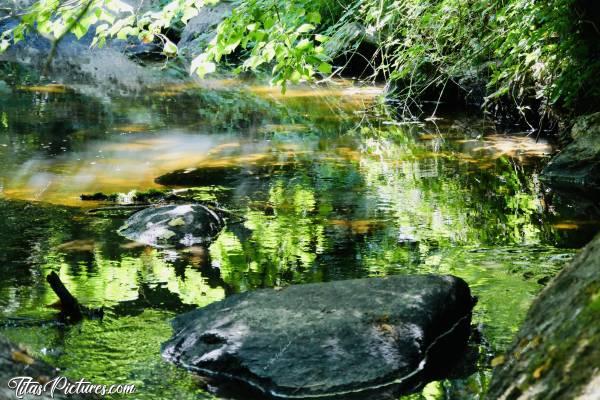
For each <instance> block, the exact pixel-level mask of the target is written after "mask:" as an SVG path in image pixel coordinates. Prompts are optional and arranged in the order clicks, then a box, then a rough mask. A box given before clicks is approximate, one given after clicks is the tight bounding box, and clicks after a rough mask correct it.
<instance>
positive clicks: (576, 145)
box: [540, 112, 600, 190]
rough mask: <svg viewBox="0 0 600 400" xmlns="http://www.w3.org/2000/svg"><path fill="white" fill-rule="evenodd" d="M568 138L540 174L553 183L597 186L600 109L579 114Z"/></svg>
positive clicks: (599, 173)
mask: <svg viewBox="0 0 600 400" xmlns="http://www.w3.org/2000/svg"><path fill="white" fill-rule="evenodd" d="M571 138H572V139H573V142H572V143H571V144H569V145H568V146H567V147H565V148H564V149H563V150H562V151H561V152H560V153H559V154H558V155H557V156H556V157H554V158H553V159H552V160H551V161H550V163H549V164H548V165H547V166H546V167H545V168H544V170H543V171H542V174H541V175H540V178H541V179H542V180H543V181H545V182H547V183H548V184H550V185H553V186H558V187H580V188H585V189H595V190H600V112H598V113H595V114H590V115H585V116H583V117H580V118H579V119H578V120H577V122H576V123H575V125H573V128H572V129H571Z"/></svg>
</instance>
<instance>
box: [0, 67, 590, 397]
mask: <svg viewBox="0 0 600 400" xmlns="http://www.w3.org/2000/svg"><path fill="white" fill-rule="evenodd" d="M0 79H3V78H2V77H1V76H0ZM5 80H6V82H8V83H5V84H4V85H1V86H0V91H1V92H0V195H1V197H0V260H1V261H2V262H1V263H0V268H1V269H2V280H1V281H0V327H1V328H0V333H1V334H3V335H5V336H7V337H8V338H10V339H12V340H14V341H16V342H19V343H22V344H24V345H25V346H27V347H28V348H29V349H30V351H31V352H32V354H34V355H35V356H37V357H41V358H43V359H44V360H46V361H48V362H50V363H52V364H54V365H56V366H58V367H60V368H61V369H63V371H64V373H65V374H66V375H67V376H70V377H74V378H78V377H85V378H86V379H88V380H91V381H92V382H95V383H107V384H112V383H134V384H136V385H137V387H138V392H137V394H136V395H135V398H136V399H138V398H139V399H173V398H176V399H205V398H206V399H210V398H216V397H215V396H217V397H220V398H223V397H227V395H223V394H221V395H215V394H213V393H212V390H211V387H210V386H209V387H208V388H207V386H206V384H205V383H204V382H203V381H202V380H200V379H198V378H196V377H194V376H192V375H191V374H189V373H188V372H186V371H184V370H181V369H178V368H176V367H174V366H172V365H170V364H168V363H166V362H164V361H163V360H162V359H161V357H160V344H161V343H162V342H164V341H165V340H167V339H168V338H169V337H170V335H171V327H170V324H169V321H170V319H171V318H172V317H173V316H175V315H176V314H178V313H180V312H183V311H186V310H189V309H192V308H194V307H197V306H203V305H207V304H209V303H211V302H214V301H217V300H220V299H222V298H224V297H225V296H227V295H229V294H231V293H237V292H243V291H248V290H253V289H257V288H266V287H283V286H286V285H290V284H298V283H305V282H321V281H332V280H341V279H350V278H359V277H373V276H385V275H391V274H408V273H444V274H454V275H457V276H459V277H461V278H463V279H465V280H466V281H467V282H468V283H469V285H470V286H471V288H472V291H473V292H474V294H475V295H476V296H478V298H479V303H478V305H477V306H476V308H475V311H474V323H475V324H476V325H477V327H478V328H477V330H478V332H479V333H480V334H481V336H482V339H481V340H480V341H479V342H478V343H477V348H478V350H479V356H478V364H477V371H476V372H475V373H472V374H470V375H469V376H467V377H464V376H462V377H460V378H457V379H445V380H441V381H434V382H432V383H430V384H428V385H427V386H426V387H425V388H424V389H423V390H422V391H421V392H419V393H415V394H411V395H408V396H404V397H403V398H405V399H454V398H461V399H469V398H472V399H478V398H481V396H482V393H484V391H485V388H486V385H487V382H488V380H489V377H490V370H491V366H490V363H491V360H492V359H493V358H494V357H495V356H497V355H498V354H500V353H501V352H502V350H503V349H505V348H506V346H507V345H508V344H509V343H510V341H511V339H512V337H513V335H514V333H515V332H516V330H517V329H518V327H519V325H520V323H521V321H522V319H523V317H524V314H525V312H526V310H527V308H528V306H529V305H530V303H531V301H532V299H533V298H534V296H535V295H536V294H537V293H538V292H539V291H540V290H541V289H542V288H543V285H544V284H546V283H547V282H548V280H549V279H551V277H552V276H554V275H555V274H556V273H557V272H558V271H559V270H560V268H561V267H562V266H563V265H564V264H565V262H567V261H568V260H570V259H571V258H572V256H573V255H574V253H575V251H576V249H577V248H579V247H581V246H582V245H583V244H584V243H585V242H586V240H588V239H589V238H590V236H591V235H592V234H593V233H594V232H595V231H597V228H598V226H599V225H600V217H594V215H598V214H594V212H597V210H594V207H595V206H594V205H593V204H591V205H589V207H588V208H586V207H587V206H585V204H584V203H582V202H578V203H577V204H578V206H575V207H574V206H573V203H572V202H570V200H569V199H568V198H565V197H564V195H562V197H561V195H560V194H557V193H553V192H552V191H549V190H548V189H546V188H544V187H542V185H541V184H540V183H539V181H538V173H539V171H540V170H541V168H542V166H543V165H544V163H545V162H547V160H548V159H549V157H550V155H551V154H552V153H553V152H554V150H555V149H554V148H553V146H552V144H551V143H549V142H548V141H546V140H544V139H540V140H538V141H536V140H535V137H532V136H527V135H526V134H519V133H511V134H507V133H504V132H500V131H497V130H496V129H495V128H494V126H493V125H490V124H489V123H486V122H485V121H483V120H481V119H478V118H472V117H469V116H465V115H447V116H442V117H443V118H440V119H439V120H436V121H435V123H434V122H428V123H425V124H402V123H399V122H398V121H394V120H393V119H392V118H391V117H390V115H391V114H390V113H389V112H388V110H386V107H385V105H384V104H383V102H382V101H381V100H380V99H379V98H378V95H379V94H380V92H381V89H380V88H377V87H369V86H356V85H353V84H352V83H351V82H337V83H334V84H332V85H331V86H329V87H320V88H316V87H300V88H294V89H291V90H289V91H288V93H287V94H286V95H285V96H283V95H281V93H280V92H279V91H278V89H277V88H270V87H266V86H260V85H244V84H242V83H239V82H235V81H214V82H209V83H206V84H203V85H202V86H197V85H187V84H186V85H176V86H170V87H156V88H150V89H148V91H147V93H144V94H143V95H140V96H137V97H133V98H132V97H123V98H110V99H107V98H94V97H89V96H82V95H79V94H77V90H76V89H77V88H70V87H64V86H60V85H18V84H16V83H14V82H11V80H10V77H8V78H6V79H5ZM1 82H2V81H0V83H1ZM178 170H179V171H183V172H184V173H179V174H178V175H177V179H172V180H170V181H167V182H165V181H163V180H159V181H160V182H161V183H163V184H166V185H172V186H171V187H173V188H190V187H193V188H195V190H196V191H197V198H198V199H199V200H205V201H211V202H216V203H218V204H219V205H220V206H221V207H223V208H225V209H228V210H230V211H232V212H233V213H235V214H237V215H238V216H239V217H242V218H243V222H240V223H235V224H230V225H228V226H227V227H226V228H225V229H224V231H223V232H221V234H220V235H219V236H218V238H217V239H216V241H215V242H214V243H212V244H211V245H210V246H208V247H206V248H202V247H192V248H189V249H186V250H160V249H154V248H151V247H145V246H143V245H139V244H136V243H134V242H130V241H127V240H126V239H124V238H123V237H121V236H119V235H118V234H117V233H116V231H117V229H118V228H119V227H120V226H121V225H122V224H123V221H124V220H125V218H127V215H128V214H127V213H116V214H107V213H95V214H93V213H89V212H88V211H89V209H90V208H94V207H99V206H102V204H98V203H96V202H91V203H90V202H83V201H81V200H80V198H79V195H80V194H82V193H95V192H106V193H115V192H118V193H121V195H120V197H119V199H120V202H122V203H127V202H129V201H130V200H131V197H132V195H133V194H134V191H136V190H137V191H144V190H147V189H150V188H161V187H163V186H161V185H160V184H159V183H157V182H156V181H155V179H156V178H157V177H159V176H162V175H164V174H168V173H170V172H172V171H178ZM51 271H55V272H57V273H58V274H59V275H60V277H61V279H62V280H63V282H64V283H65V284H66V285H67V287H69V289H70V290H71V291H72V293H73V294H74V295H75V296H76V297H77V298H78V299H79V300H80V301H81V302H82V303H83V304H86V305H88V306H91V307H100V306H103V307H105V310H106V316H105V318H104V320H103V321H97V320H89V321H84V322H83V323H81V324H79V325H76V326H62V325H60V324H57V323H55V316H56V310H55V309H53V308H51V307H49V305H51V304H52V303H54V302H55V301H56V300H57V299H56V297H55V295H54V294H53V292H52V291H51V289H50V288H49V287H48V285H47V284H46V281H45V276H46V275H47V274H48V273H49V272H51ZM340 301H343V299H340Z"/></svg>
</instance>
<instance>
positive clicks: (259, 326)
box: [162, 275, 474, 399]
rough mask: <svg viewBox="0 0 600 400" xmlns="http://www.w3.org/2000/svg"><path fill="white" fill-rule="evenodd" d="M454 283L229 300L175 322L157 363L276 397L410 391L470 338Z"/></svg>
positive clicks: (296, 289) (443, 279)
mask: <svg viewBox="0 0 600 400" xmlns="http://www.w3.org/2000/svg"><path fill="white" fill-rule="evenodd" d="M473 304H474V301H473V299H472V297H471V294H470V290H469V287H468V285H467V284H466V283H465V282H464V281H463V280H462V279H460V278H456V277H454V276H440V275H403V276H391V277H386V278H369V279H356V280H347V281H337V282H329V283H315V284H305V285H296V286H290V287H287V288H285V289H283V290H271V289H265V290H257V291H254V292H249V293H243V294H236V295H232V296H230V297H228V298H226V299H224V300H222V301H219V302H216V303H212V304H210V305H208V306H207V307H204V308H201V309H198V310H195V311H191V312H189V313H186V314H183V315H181V316H178V317H177V318H175V320H174V322H173V327H174V332H175V333H174V336H173V337H172V338H171V339H170V340H169V341H168V342H166V343H165V344H164V345H163V348H162V352H163V357H164V358H165V359H166V360H169V361H172V362H174V363H176V364H178V365H180V366H182V367H184V368H187V369H189V370H191V371H194V372H197V373H200V374H204V375H208V376H213V377H220V378H228V379H233V380H235V381H241V382H244V383H247V384H248V385H249V386H252V387H254V388H258V389H259V390H261V391H262V392H264V393H266V394H268V395H270V396H274V397H279V398H317V397H319V398H326V397H338V396H358V398H363V399H364V398H370V399H372V398H375V397H373V396H375V395H376V394H377V393H381V391H384V390H385V391H388V390H392V389H394V391H395V390H413V389H414V388H416V387H419V386H420V385H421V384H423V383H424V382H426V381H427V379H428V378H427V377H428V374H429V373H430V372H432V371H434V370H436V371H437V370H439V368H437V367H440V365H442V366H448V365H449V364H450V363H451V360H453V358H454V357H455V356H456V353H462V352H463V351H464V349H465V347H466V346H465V345H466V343H467V341H468V337H469V328H470V320H471V310H472V307H473Z"/></svg>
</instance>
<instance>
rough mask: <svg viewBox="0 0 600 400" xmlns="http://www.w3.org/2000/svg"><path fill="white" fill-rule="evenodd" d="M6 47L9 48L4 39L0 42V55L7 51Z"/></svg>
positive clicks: (7, 42) (8, 43)
mask: <svg viewBox="0 0 600 400" xmlns="http://www.w3.org/2000/svg"><path fill="white" fill-rule="evenodd" d="M8 46H10V42H9V41H8V40H6V39H2V40H1V41H0V53H3V52H4V51H6V49H8Z"/></svg>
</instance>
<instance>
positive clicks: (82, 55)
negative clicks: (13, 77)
mask: <svg viewBox="0 0 600 400" xmlns="http://www.w3.org/2000/svg"><path fill="white" fill-rule="evenodd" d="M18 22H19V21H18V20H17V19H16V18H8V19H5V20H0V32H3V31H5V30H8V29H11V28H14V27H15V26H16V25H17V24H18ZM92 38H93V34H92V33H91V32H89V33H88V34H87V35H85V36H84V37H83V38H81V39H80V40H77V39H76V37H75V35H73V34H68V35H66V36H65V38H64V39H63V40H62V41H61V42H60V44H59V45H58V46H57V49H56V54H55V55H54V57H53V59H52V62H51V64H50V69H49V70H48V73H49V74H50V77H51V78H52V79H53V80H55V81H57V82H60V83H62V84H66V85H70V86H73V87H76V88H77V90H78V91H81V92H82V93H84V94H90V95H95V96H103V95H105V94H112V93H136V92H138V91H140V90H142V89H144V88H147V87H154V86H157V85H161V84H169V83H174V82H179V80H177V79H174V78H171V77H169V76H166V75H165V74H164V73H161V72H160V71H157V70H155V69H153V68H147V67H143V66H142V65H140V64H138V63H136V62H134V61H133V60H131V59H130V58H129V57H128V56H127V54H129V55H136V54H138V53H140V52H142V53H143V52H145V51H153V49H152V48H150V46H146V47H148V49H146V47H144V46H143V45H140V44H138V45H131V44H129V43H127V42H124V41H118V40H114V41H111V42H110V43H109V44H108V45H107V46H105V47H103V48H97V47H93V48H91V47H90V44H91V41H92ZM50 48H51V42H50V41H49V40H48V39H46V38H45V37H43V36H41V35H39V34H37V33H30V34H28V35H27V36H26V38H25V40H23V41H21V42H19V43H18V44H16V45H14V46H10V47H9V48H8V50H7V51H6V52H4V53H2V54H0V61H8V62H15V63H19V64H22V65H25V66H28V67H30V68H32V69H33V70H36V71H40V72H42V71H44V70H45V64H46V61H47V59H48V55H49V53H50Z"/></svg>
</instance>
